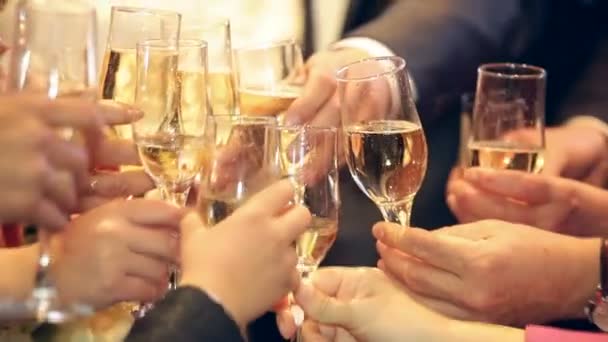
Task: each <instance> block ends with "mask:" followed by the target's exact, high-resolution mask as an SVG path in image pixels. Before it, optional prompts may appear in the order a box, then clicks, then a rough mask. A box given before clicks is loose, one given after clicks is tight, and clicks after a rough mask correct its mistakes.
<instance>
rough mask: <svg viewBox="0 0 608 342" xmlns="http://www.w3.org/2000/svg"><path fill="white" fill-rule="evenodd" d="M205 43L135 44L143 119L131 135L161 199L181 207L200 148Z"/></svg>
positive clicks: (196, 170)
mask: <svg viewBox="0 0 608 342" xmlns="http://www.w3.org/2000/svg"><path fill="white" fill-rule="evenodd" d="M206 86H207V44H206V43H205V42H203V41H201V40H179V41H175V40H145V41H143V42H140V43H138V44H137V86H136V90H135V104H136V106H137V107H138V108H140V109H141V110H142V111H143V112H144V117H143V118H142V119H141V120H139V121H137V122H135V123H133V124H132V127H133V137H134V140H135V143H136V145H137V149H138V151H139V156H140V159H141V161H142V164H143V166H144V169H145V171H146V172H147V173H148V175H150V177H151V178H152V179H153V180H154V182H155V183H156V186H157V187H158V189H159V190H160V193H161V197H162V198H163V200H166V201H168V202H170V203H173V204H175V205H177V206H180V207H183V206H185V205H186V200H187V197H188V193H189V191H190V188H191V186H192V182H193V180H194V178H195V176H196V175H197V174H198V173H199V171H200V168H201V166H202V162H203V159H202V158H203V154H204V149H205V146H206V144H205V137H204V132H205V130H204V126H205V119H206V117H207V112H208V109H207V105H208V104H207V91H206Z"/></svg>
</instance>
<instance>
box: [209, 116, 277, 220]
mask: <svg viewBox="0 0 608 342" xmlns="http://www.w3.org/2000/svg"><path fill="white" fill-rule="evenodd" d="M274 127H276V119H275V118H273V117H262V116H256V117H250V116H233V115H220V116H210V117H208V121H207V125H206V128H205V130H206V136H207V137H208V139H213V140H214V142H215V143H214V144H213V146H214V147H213V148H212V149H211V150H210V153H209V157H208V159H207V162H208V167H206V168H203V172H202V177H201V184H200V188H199V196H198V201H197V211H198V212H199V214H200V215H201V218H202V219H203V222H204V223H205V225H206V226H207V227H212V226H214V225H216V224H217V223H219V222H221V221H222V220H224V219H225V218H226V217H228V216H229V215H230V214H232V213H233V212H234V211H235V210H236V209H237V208H238V207H240V206H241V205H242V204H243V203H244V202H245V201H247V199H249V198H250V197H251V196H252V195H254V194H255V193H257V192H259V191H260V190H262V189H264V188H265V187H266V186H268V185H270V184H272V183H273V182H275V181H277V180H279V179H280V163H279V159H278V153H277V146H278V145H277V137H276V131H274Z"/></svg>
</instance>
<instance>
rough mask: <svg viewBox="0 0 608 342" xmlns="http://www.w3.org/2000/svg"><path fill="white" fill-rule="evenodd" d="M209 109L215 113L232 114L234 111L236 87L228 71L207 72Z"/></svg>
mask: <svg viewBox="0 0 608 342" xmlns="http://www.w3.org/2000/svg"><path fill="white" fill-rule="evenodd" d="M208 78H209V95H210V102H211V110H212V113H213V114H215V115H233V114H235V112H236V89H235V87H234V79H233V77H232V74H231V73H229V72H209V75H208Z"/></svg>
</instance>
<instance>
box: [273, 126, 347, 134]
mask: <svg viewBox="0 0 608 342" xmlns="http://www.w3.org/2000/svg"><path fill="white" fill-rule="evenodd" d="M275 129H276V130H285V131H305V132H306V131H313V132H325V133H335V134H338V128H337V127H334V126H314V125H300V126H298V125H285V124H281V125H277V126H276V127H275Z"/></svg>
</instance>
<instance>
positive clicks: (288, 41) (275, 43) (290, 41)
mask: <svg viewBox="0 0 608 342" xmlns="http://www.w3.org/2000/svg"><path fill="white" fill-rule="evenodd" d="M279 46H297V47H298V48H300V49H301V47H300V43H299V42H298V40H297V39H295V38H285V39H277V40H269V41H266V42H262V43H258V44H248V45H244V46H240V47H238V48H236V49H234V52H235V53H240V52H250V51H256V50H268V49H270V48H276V47H279Z"/></svg>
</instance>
